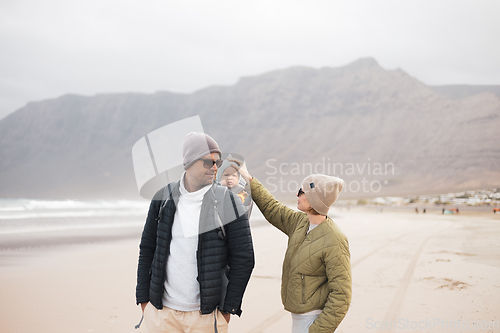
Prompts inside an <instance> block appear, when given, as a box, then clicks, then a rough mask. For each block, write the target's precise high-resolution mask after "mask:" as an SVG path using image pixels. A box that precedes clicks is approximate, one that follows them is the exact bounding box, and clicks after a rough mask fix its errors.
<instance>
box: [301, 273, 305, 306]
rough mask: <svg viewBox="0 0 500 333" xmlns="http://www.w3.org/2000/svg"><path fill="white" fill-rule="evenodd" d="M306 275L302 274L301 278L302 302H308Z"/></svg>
mask: <svg viewBox="0 0 500 333" xmlns="http://www.w3.org/2000/svg"><path fill="white" fill-rule="evenodd" d="M304 278H305V275H304V274H302V276H301V279H302V303H303V304H305V303H306V280H305V279H304Z"/></svg>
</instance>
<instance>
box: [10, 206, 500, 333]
mask: <svg viewBox="0 0 500 333" xmlns="http://www.w3.org/2000/svg"><path fill="white" fill-rule="evenodd" d="M330 215H331V216H332V217H333V219H334V221H335V222H336V223H338V225H339V226H340V227H341V229H342V230H343V231H344V232H345V234H346V235H347V236H348V238H349V243H350V250H351V263H352V276H353V300H352V303H351V308H350V309H349V312H348V314H347V316H346V318H345V319H344V321H343V322H342V324H341V326H340V327H339V328H338V330H337V332H345V333H347V332H355V333H358V332H395V331H409V332H468V331H471V330H472V331H476V332H500V327H499V326H498V325H499V324H498V323H499V322H500V247H499V246H498V244H500V214H497V215H495V214H493V213H491V212H489V213H486V212H471V213H468V212H467V211H464V212H463V213H461V214H459V215H442V214H439V213H438V212H437V211H436V212H428V213H427V214H415V213H414V211H413V210H412V209H411V208H409V209H408V210H407V211H405V210H402V209H398V210H397V211H391V210H389V209H385V210H384V211H383V213H380V212H376V211H375V209H371V208H369V207H366V208H358V207H353V208H351V209H350V210H346V209H344V210H340V209H338V208H334V209H332V210H331V211H330ZM251 225H252V234H253V240H254V247H255V253H256V267H255V270H254V272H253V275H252V278H251V280H250V283H249V286H248V289H247V291H246V294H245V298H244V301H243V305H242V309H243V314H242V317H241V318H238V317H235V316H233V317H232V319H231V323H230V332H233V333H240V332H241V333H257V332H266V333H268V332H269V333H271V332H290V328H291V318H290V314H289V313H287V312H286V311H284V310H283V308H282V304H281V300H280V283H281V281H280V275H281V262H282V258H283V255H284V251H285V248H286V241H287V239H286V236H285V235H284V234H282V233H281V232H280V231H278V230H277V229H275V228H273V227H272V226H269V225H267V223H265V222H264V221H262V217H261V215H260V212H258V209H254V213H253V216H252V220H251ZM141 230H142V228H141V227H140V226H130V227H127V228H122V229H118V228H115V229H110V230H95V231H94V234H93V236H92V235H90V232H88V231H87V232H88V233H89V234H87V235H84V236H85V237H83V236H81V237H79V238H78V239H77V241H74V242H72V241H67V242H63V241H59V242H56V243H57V244H56V245H50V246H49V245H47V244H44V243H43V242H41V243H40V242H39V243H37V244H38V246H36V247H24V248H21V249H19V246H14V245H15V244H20V243H19V242H21V241H22V240H20V239H14V240H12V239H13V238H12V237H7V236H5V235H3V236H2V238H1V239H2V242H7V240H8V239H10V241H9V242H10V243H9V244H11V245H9V246H8V248H6V249H4V250H1V251H0V294H1V296H2V302H1V305H0V307H1V309H0V311H1V313H2V316H1V317H2V319H1V322H0V331H1V332H5V333H24V332H26V333H28V332H29V333H33V332H41V333H42V332H52V333H59V332H60V333H63V332H64V333H67V332H103V333H104V332H106V333H109V332H120V333H127V332H130V333H132V332H138V330H135V329H134V326H135V325H136V324H137V323H138V322H139V320H140V317H141V311H140V308H139V307H138V306H136V305H135V282H136V266H137V257H138V252H139V249H138V244H139V239H140V233H141ZM55 233H57V232H55V231H53V232H51V233H47V237H51V238H52V239H54V238H56V239H59V240H61V239H64V232H61V231H60V232H59V233H62V234H55ZM72 234H73V235H72V236H71V235H70V237H68V238H67V239H69V240H71V239H73V238H71V237H75V234H76V235H77V234H78V232H77V231H73V232H72ZM96 235H97V236H96ZM99 235H101V237H98V236H99ZM35 238H36V239H40V236H37V237H35ZM71 243H73V244H71ZM488 326H489V327H488Z"/></svg>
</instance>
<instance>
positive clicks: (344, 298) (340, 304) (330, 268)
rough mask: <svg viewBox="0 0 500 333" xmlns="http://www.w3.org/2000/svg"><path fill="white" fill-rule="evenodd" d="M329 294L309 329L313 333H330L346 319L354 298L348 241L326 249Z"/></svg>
mask: <svg viewBox="0 0 500 333" xmlns="http://www.w3.org/2000/svg"><path fill="white" fill-rule="evenodd" d="M324 251H325V252H324V253H325V256H324V258H325V266H326V275H327V278H328V287H329V290H330V292H329V294H328V298H327V300H326V304H325V307H324V308H323V311H322V312H321V314H320V315H319V317H318V319H316V320H315V321H314V323H313V324H312V325H311V327H309V332H311V333H320V332H321V333H327V332H328V333H330V332H333V331H335V330H336V329H337V327H338V326H339V325H340V322H341V321H342V319H344V317H345V315H346V313H347V310H348V309H349V305H350V303H351V296H352V281H351V261H350V254H349V245H348V243H347V239H336V240H335V242H334V244H332V245H330V246H328V247H326V248H325V249H324Z"/></svg>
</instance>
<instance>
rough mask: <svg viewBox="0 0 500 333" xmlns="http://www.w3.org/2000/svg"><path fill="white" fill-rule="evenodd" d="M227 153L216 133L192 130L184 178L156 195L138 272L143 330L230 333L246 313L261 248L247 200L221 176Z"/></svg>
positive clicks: (185, 152) (185, 153)
mask: <svg viewBox="0 0 500 333" xmlns="http://www.w3.org/2000/svg"><path fill="white" fill-rule="evenodd" d="M220 157H221V151H220V150H219V146H218V144H217V142H215V140H214V139H212V138H211V137H210V136H208V135H207V134H204V133H195V132H192V133H189V134H188V135H187V136H186V137H185V138H184V143H183V160H184V170H185V171H184V173H183V175H182V177H181V180H180V181H178V182H176V183H171V184H169V185H168V186H166V187H164V188H162V189H161V190H160V191H158V192H157V193H156V194H155V196H154V197H153V200H152V201H151V205H150V208H149V212H148V217H147V219H146V225H145V227H144V231H143V233H142V237H141V243H140V254H139V264H138V270H137V287H136V301H137V304H141V307H142V311H143V320H144V325H143V328H144V330H143V332H148V333H152V332H153V333H160V332H169V333H171V332H214V331H215V332H218V333H223V332H227V331H228V323H229V320H230V315H231V314H233V315H238V316H240V315H241V308H240V307H241V302H242V298H243V294H244V292H245V289H246V286H247V283H248V280H249V279H250V275H251V272H252V270H253V267H254V262H255V260H254V252H253V245H252V238H251V234H250V226H249V223H248V217H247V214H246V213H245V210H244V208H243V205H242V202H241V200H239V199H238V198H237V197H236V196H235V195H234V194H233V193H232V192H231V191H228V190H227V188H225V187H222V186H220V185H217V184H216V183H215V182H214V179H215V173H216V171H217V169H218V167H220V166H221V164H222V160H221V159H220ZM222 204H223V205H222ZM221 210H222V212H221ZM240 212H242V213H241V214H240ZM226 287H227V288H226ZM141 322H142V320H141ZM138 326H140V323H139V325H138Z"/></svg>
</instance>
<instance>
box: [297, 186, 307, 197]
mask: <svg viewBox="0 0 500 333" xmlns="http://www.w3.org/2000/svg"><path fill="white" fill-rule="evenodd" d="M301 194H305V193H304V191H302V188H299V193H297V196H298V197H300V195H301Z"/></svg>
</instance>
